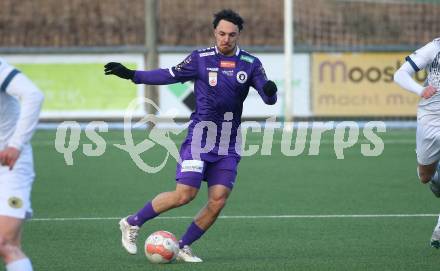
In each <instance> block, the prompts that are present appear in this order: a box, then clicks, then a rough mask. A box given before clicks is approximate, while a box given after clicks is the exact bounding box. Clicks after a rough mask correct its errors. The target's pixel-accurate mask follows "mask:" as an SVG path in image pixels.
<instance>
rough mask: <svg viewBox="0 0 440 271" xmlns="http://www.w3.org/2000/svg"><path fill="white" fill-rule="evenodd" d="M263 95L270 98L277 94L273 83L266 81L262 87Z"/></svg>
mask: <svg viewBox="0 0 440 271" xmlns="http://www.w3.org/2000/svg"><path fill="white" fill-rule="evenodd" d="M263 91H264V94H266V96H268V97H272V96H273V95H275V93H277V85H275V83H274V82H273V81H270V80H269V81H267V82H266V84H264V86H263Z"/></svg>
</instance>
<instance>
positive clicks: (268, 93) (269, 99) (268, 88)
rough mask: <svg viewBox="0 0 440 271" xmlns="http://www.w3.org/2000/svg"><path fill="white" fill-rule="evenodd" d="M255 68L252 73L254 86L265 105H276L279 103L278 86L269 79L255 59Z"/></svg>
mask: <svg viewBox="0 0 440 271" xmlns="http://www.w3.org/2000/svg"><path fill="white" fill-rule="evenodd" d="M254 65H255V67H254V69H253V73H252V81H251V84H252V86H253V87H254V88H255V89H256V90H257V92H258V94H259V95H260V96H261V98H262V99H263V101H264V103H265V104H270V105H272V104H275V103H276V101H277V91H278V89H277V85H276V84H275V83H274V82H273V81H271V80H268V79H267V76H266V72H265V71H264V68H263V65H262V64H261V62H260V61H259V60H258V59H255V64H254Z"/></svg>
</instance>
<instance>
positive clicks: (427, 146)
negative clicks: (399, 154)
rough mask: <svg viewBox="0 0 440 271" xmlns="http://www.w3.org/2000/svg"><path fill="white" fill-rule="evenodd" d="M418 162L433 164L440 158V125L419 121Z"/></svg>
mask: <svg viewBox="0 0 440 271" xmlns="http://www.w3.org/2000/svg"><path fill="white" fill-rule="evenodd" d="M416 145H417V149H416V152H417V162H418V163H419V165H431V164H433V163H435V162H437V161H439V160H440V127H438V126H432V125H428V124H426V123H421V122H418V123H417V133H416Z"/></svg>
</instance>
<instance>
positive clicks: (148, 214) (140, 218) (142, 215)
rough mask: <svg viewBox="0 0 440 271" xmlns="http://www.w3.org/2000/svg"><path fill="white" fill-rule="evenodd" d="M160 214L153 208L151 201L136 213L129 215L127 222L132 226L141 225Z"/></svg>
mask: <svg viewBox="0 0 440 271" xmlns="http://www.w3.org/2000/svg"><path fill="white" fill-rule="evenodd" d="M158 215H159V214H158V213H156V212H155V211H154V209H153V205H152V204H151V201H149V202H148V203H147V204H145V206H144V208H142V209H140V210H139V211H138V212H137V213H136V214H135V215H132V216H130V217H128V219H127V222H128V224H130V225H132V226H138V227H141V226H142V225H144V223H145V222H147V221H148V220H150V219H152V218H155V217H156V216H158Z"/></svg>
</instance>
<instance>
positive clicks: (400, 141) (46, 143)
mask: <svg viewBox="0 0 440 271" xmlns="http://www.w3.org/2000/svg"><path fill="white" fill-rule="evenodd" d="M182 141H183V140H182ZM262 142H263V140H260V141H257V140H246V146H249V145H261V144H262ZM383 142H384V144H386V145H387V144H390V145H408V144H412V145H415V144H416V140H415V139H411V140H410V139H391V140H383ZM82 143H84V144H93V143H92V142H91V141H83V142H82ZM176 143H177V144H180V142H176ZM281 143H282V141H281V140H273V141H272V144H276V145H281ZM300 143H305V144H307V145H308V144H324V145H333V144H335V142H334V141H333V140H321V141H317V142H312V141H310V140H308V141H305V142H304V141H298V142H296V141H292V142H291V146H294V145H295V144H300ZM350 143H352V144H372V142H371V141H368V140H358V141H356V142H350ZM106 144H107V145H114V144H125V142H124V140H107V141H106ZM336 144H342V143H341V142H337V143H336ZM343 144H347V142H343ZM32 146H55V141H46V140H45V141H43V140H41V141H40V140H35V141H34V142H32Z"/></svg>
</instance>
